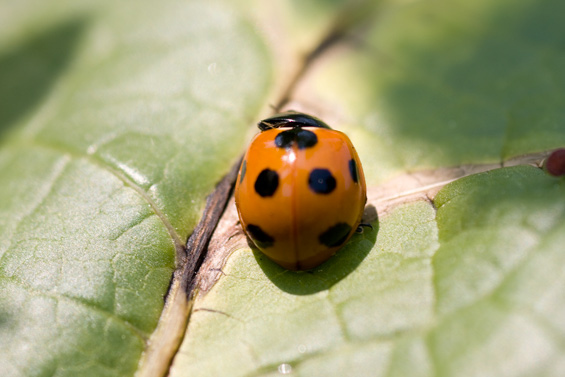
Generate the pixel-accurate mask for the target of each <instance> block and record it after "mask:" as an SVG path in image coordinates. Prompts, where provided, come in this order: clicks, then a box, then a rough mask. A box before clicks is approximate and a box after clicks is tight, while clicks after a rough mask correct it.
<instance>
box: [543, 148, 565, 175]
mask: <svg viewBox="0 0 565 377" xmlns="http://www.w3.org/2000/svg"><path fill="white" fill-rule="evenodd" d="M543 168H544V169H545V171H546V172H548V173H549V174H551V175H553V176H555V177H559V176H562V175H565V149H556V150H554V151H553V152H551V154H550V155H549V157H548V158H546V159H545V161H544V164H543Z"/></svg>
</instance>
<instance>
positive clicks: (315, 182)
mask: <svg viewBox="0 0 565 377" xmlns="http://www.w3.org/2000/svg"><path fill="white" fill-rule="evenodd" d="M308 186H310V188H311V189H312V191H314V192H316V193H318V194H329V193H331V192H332V191H333V190H334V189H335V186H336V181H335V178H334V177H333V175H332V173H331V172H330V171H329V170H328V169H314V170H312V171H311V172H310V176H309V177H308Z"/></svg>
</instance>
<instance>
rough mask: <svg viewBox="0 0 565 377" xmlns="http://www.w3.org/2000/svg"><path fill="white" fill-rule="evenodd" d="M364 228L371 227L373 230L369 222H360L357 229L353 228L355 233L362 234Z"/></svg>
mask: <svg viewBox="0 0 565 377" xmlns="http://www.w3.org/2000/svg"><path fill="white" fill-rule="evenodd" d="M364 228H371V230H373V226H372V225H371V224H366V223H361V224H359V226H358V227H357V229H355V233H359V234H362V233H363V232H364V231H365V229H364Z"/></svg>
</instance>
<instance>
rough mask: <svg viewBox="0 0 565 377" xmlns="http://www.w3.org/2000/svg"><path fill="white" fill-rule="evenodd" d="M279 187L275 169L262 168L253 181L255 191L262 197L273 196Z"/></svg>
mask: <svg viewBox="0 0 565 377" xmlns="http://www.w3.org/2000/svg"><path fill="white" fill-rule="evenodd" d="M277 187H279V175H278V174H277V172H276V171H274V170H270V169H264V170H263V171H262V172H261V173H259V176H258V177H257V180H256V181H255V192H257V194H259V195H261V196H262V197H267V196H273V194H274V193H275V191H277Z"/></svg>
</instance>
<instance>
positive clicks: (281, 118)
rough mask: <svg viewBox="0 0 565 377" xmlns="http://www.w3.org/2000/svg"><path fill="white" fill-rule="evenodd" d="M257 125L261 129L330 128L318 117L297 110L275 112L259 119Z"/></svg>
mask: <svg viewBox="0 0 565 377" xmlns="http://www.w3.org/2000/svg"><path fill="white" fill-rule="evenodd" d="M257 127H259V129H260V130H261V131H266V130H270V129H272V128H279V127H293V128H301V127H318V128H327V129H329V130H331V128H330V126H328V125H327V124H325V123H324V122H323V121H321V120H320V119H318V118H316V117H313V116H311V115H308V114H304V113H299V112H297V111H287V112H284V113H280V114H275V115H273V116H272V117H270V118H267V119H263V120H262V121H260V122H259V123H258V124H257Z"/></svg>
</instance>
